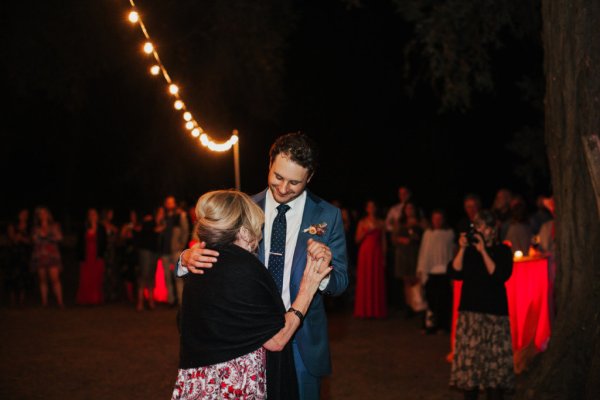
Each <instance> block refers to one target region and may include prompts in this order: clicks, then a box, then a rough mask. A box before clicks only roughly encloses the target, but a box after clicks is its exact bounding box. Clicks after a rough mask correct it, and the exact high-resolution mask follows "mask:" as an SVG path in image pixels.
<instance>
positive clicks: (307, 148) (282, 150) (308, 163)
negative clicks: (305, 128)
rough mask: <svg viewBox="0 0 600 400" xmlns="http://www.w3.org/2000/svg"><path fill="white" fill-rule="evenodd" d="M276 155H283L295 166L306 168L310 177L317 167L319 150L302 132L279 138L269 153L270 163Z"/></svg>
mask: <svg viewBox="0 0 600 400" xmlns="http://www.w3.org/2000/svg"><path fill="white" fill-rule="evenodd" d="M278 154H284V155H286V156H288V157H290V159H291V160H292V161H293V162H295V163H296V164H298V165H300V166H302V167H304V168H306V169H307V170H308V175H309V176H311V175H312V174H313V173H314V172H315V170H316V169H317V166H318V160H317V159H318V155H319V150H318V148H317V145H316V143H315V142H314V141H313V140H312V139H311V138H310V137H308V136H307V135H306V134H305V133H303V132H292V133H287V134H285V135H282V136H279V137H278V138H277V139H276V140H275V142H274V143H273V145H272V146H271V150H270V151H269V159H270V162H271V163H273V161H275V157H277V155H278Z"/></svg>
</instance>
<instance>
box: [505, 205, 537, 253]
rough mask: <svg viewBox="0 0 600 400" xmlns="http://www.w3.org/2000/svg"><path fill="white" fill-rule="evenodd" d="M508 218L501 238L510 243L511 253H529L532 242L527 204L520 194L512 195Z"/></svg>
mask: <svg viewBox="0 0 600 400" xmlns="http://www.w3.org/2000/svg"><path fill="white" fill-rule="evenodd" d="M510 211H511V215H510V219H509V220H508V229H507V231H506V235H505V236H504V239H503V240H506V241H507V242H509V243H510V246H511V248H512V251H513V253H514V252H516V251H520V252H521V253H522V254H523V255H525V256H526V255H528V254H529V247H530V246H531V243H532V240H531V239H532V235H531V227H530V226H529V221H528V219H527V206H526V204H525V200H524V199H523V198H522V197H521V196H514V197H513V200H512V202H511V205H510Z"/></svg>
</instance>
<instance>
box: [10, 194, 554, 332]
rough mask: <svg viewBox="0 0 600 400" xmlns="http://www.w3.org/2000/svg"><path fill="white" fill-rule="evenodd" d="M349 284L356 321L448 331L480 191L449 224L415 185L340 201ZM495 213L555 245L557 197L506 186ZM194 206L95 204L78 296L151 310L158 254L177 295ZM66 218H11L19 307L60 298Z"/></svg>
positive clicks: (517, 247) (506, 233)
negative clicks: (401, 317)
mask: <svg viewBox="0 0 600 400" xmlns="http://www.w3.org/2000/svg"><path fill="white" fill-rule="evenodd" d="M333 203H334V204H335V205H336V206H338V207H339V208H340V209H341V210H342V217H343V219H344V229H345V231H346V242H347V247H348V256H349V260H350V264H351V268H350V271H349V273H350V277H351V285H350V287H349V288H348V290H347V292H348V293H347V294H346V296H345V297H346V298H350V299H351V301H352V302H353V309H354V315H355V316H356V317H358V318H385V317H387V316H388V314H389V309H393V310H402V311H403V312H404V313H405V315H406V317H408V318H410V317H413V316H415V315H420V316H422V318H423V330H424V332H426V333H434V332H437V331H445V332H447V331H449V329H450V303H451V296H452V293H451V290H450V278H449V275H448V270H447V268H448V263H449V262H450V260H451V259H452V258H453V257H454V255H455V254H456V252H457V251H458V249H459V246H458V243H459V237H460V234H461V233H463V232H468V231H469V230H470V229H472V226H473V222H474V221H475V218H476V216H477V215H478V213H479V212H480V211H481V210H482V201H481V198H480V196H478V195H477V194H473V193H470V194H467V195H466V196H465V197H464V200H463V211H464V214H463V215H462V216H461V218H460V219H459V220H458V221H457V222H456V223H455V224H454V226H450V225H449V223H448V220H447V216H446V212H445V211H444V210H442V209H439V208H438V209H433V210H431V211H430V212H429V213H426V212H425V211H424V209H423V208H422V207H421V206H420V205H419V204H417V202H416V201H415V199H414V196H413V193H412V191H411V189H410V188H408V187H405V186H402V187H400V188H399V189H398V203H396V204H393V205H392V206H390V207H387V208H384V207H381V206H379V205H378V203H377V201H375V200H374V199H369V200H367V201H366V202H365V204H364V209H363V210H362V215H361V213H360V212H359V211H358V210H356V209H352V208H349V207H344V206H343V205H342V204H341V203H340V202H338V201H333ZM489 210H490V211H491V212H492V213H493V215H494V217H495V224H496V232H497V238H498V240H499V241H500V242H504V243H507V244H509V245H510V247H511V249H512V251H513V253H514V252H516V251H520V252H521V254H523V255H527V254H529V252H530V251H532V250H535V251H541V252H545V253H549V254H551V253H552V252H553V250H554V249H553V234H554V233H553V212H554V206H553V202H552V199H551V198H547V197H544V196H539V197H538V199H537V203H536V207H535V211H533V212H528V210H529V208H528V205H527V204H526V202H525V200H524V198H523V196H521V195H518V194H514V193H512V192H511V191H509V190H508V189H500V190H498V192H497V193H496V196H495V198H494V201H493V204H491V205H490V207H489ZM194 219H195V216H194V212H193V210H187V209H186V206H185V204H183V203H182V204H179V205H178V204H177V202H176V199H175V198H174V197H173V196H168V197H166V198H165V200H164V203H163V204H162V205H161V206H159V207H156V208H154V209H153V210H148V211H145V212H141V213H139V212H137V211H130V212H129V215H128V220H127V221H126V222H125V223H123V224H121V225H117V224H116V223H115V222H114V212H113V210H111V209H103V210H101V211H98V210H97V209H95V208H89V209H88V210H87V214H86V217H85V222H84V224H83V226H82V228H81V230H80V232H79V233H78V234H77V256H78V260H79V285H78V288H77V292H76V299H75V302H76V303H77V304H81V305H93V304H102V303H104V302H106V301H114V300H117V299H121V298H123V297H125V298H127V299H128V300H129V301H131V302H134V303H135V305H136V308H137V309H138V310H142V309H144V308H145V307H146V308H149V309H153V308H155V306H156V305H155V302H154V296H153V295H152V293H153V290H154V286H155V274H156V268H157V261H158V260H160V261H161V262H162V265H163V271H164V274H165V275H164V281H165V285H166V289H167V296H168V298H167V302H168V304H170V305H176V304H179V303H180V302H181V296H182V291H183V281H182V280H181V279H176V278H175V274H174V271H173V268H174V266H175V265H176V264H177V260H178V257H179V254H180V253H181V251H182V250H183V249H185V248H186V247H188V246H189V244H190V243H191V242H192V230H193V229H192V226H193V224H194ZM62 236H63V235H62V232H61V227H60V225H59V224H58V223H57V222H56V221H55V220H54V218H53V217H52V214H51V212H50V211H49V210H48V209H47V208H45V207H38V208H36V209H35V210H34V212H33V217H31V216H30V212H29V210H27V209H23V210H20V211H19V212H18V214H17V217H16V218H15V219H14V221H12V222H11V223H10V224H9V225H8V229H7V237H8V245H9V246H8V253H9V259H8V262H6V266H5V270H4V273H3V277H4V284H5V289H6V292H7V293H8V294H9V296H10V302H11V304H13V305H18V304H21V305H22V304H23V303H24V302H25V297H26V293H27V292H28V291H30V289H31V287H32V286H33V282H36V281H37V284H38V286H39V293H40V298H41V303H42V305H44V306H45V305H47V304H48V293H49V291H50V289H51V291H52V294H53V295H54V298H55V301H56V304H57V305H58V306H59V307H62V306H63V305H64V301H63V294H62V284H61V277H60V274H61V271H62V269H63V265H62V259H61V254H60V244H61V241H62V238H63V237H62Z"/></svg>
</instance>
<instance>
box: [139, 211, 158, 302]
mask: <svg viewBox="0 0 600 400" xmlns="http://www.w3.org/2000/svg"><path fill="white" fill-rule="evenodd" d="M163 215H164V211H163V209H162V207H160V208H158V209H157V210H156V211H155V212H154V213H152V212H147V213H145V214H144V216H143V217H142V222H141V228H140V232H139V233H137V234H134V242H135V245H136V247H137V249H138V265H137V267H138V268H137V270H136V278H137V279H136V282H137V304H136V310H138V311H143V310H144V290H147V291H148V308H149V309H151V310H153V309H154V308H155V304H154V284H155V279H156V278H155V276H156V263H157V262H158V244H159V234H160V232H161V231H162V229H164V225H163V223H162V219H163Z"/></svg>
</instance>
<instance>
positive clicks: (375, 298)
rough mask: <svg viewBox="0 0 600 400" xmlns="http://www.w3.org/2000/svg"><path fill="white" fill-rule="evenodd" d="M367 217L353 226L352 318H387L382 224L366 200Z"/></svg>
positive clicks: (373, 206)
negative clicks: (354, 230) (355, 260)
mask: <svg viewBox="0 0 600 400" xmlns="http://www.w3.org/2000/svg"><path fill="white" fill-rule="evenodd" d="M365 212H366V216H365V217H364V218H362V219H361V220H360V221H359V222H358V226H357V227H356V243H357V244H358V246H359V249H358V257H357V262H356V291H355V296H354V316H355V317H358V318H385V317H387V301H386V287H385V223H384V221H383V220H382V219H381V218H379V217H378V215H377V206H376V204H375V202H374V201H372V200H369V201H367V203H366V205H365Z"/></svg>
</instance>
